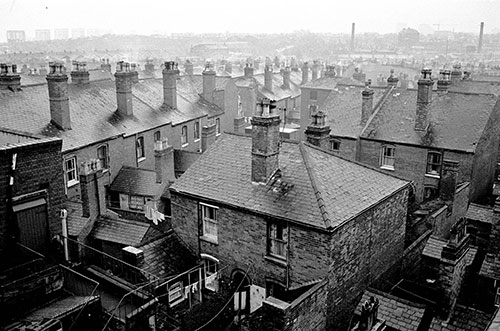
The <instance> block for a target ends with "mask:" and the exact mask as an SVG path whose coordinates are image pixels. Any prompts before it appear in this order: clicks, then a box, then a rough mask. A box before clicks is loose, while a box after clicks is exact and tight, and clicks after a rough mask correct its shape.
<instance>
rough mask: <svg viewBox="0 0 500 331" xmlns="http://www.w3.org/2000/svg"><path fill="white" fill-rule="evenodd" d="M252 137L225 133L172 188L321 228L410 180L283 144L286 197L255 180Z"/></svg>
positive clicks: (304, 147)
mask: <svg viewBox="0 0 500 331" xmlns="http://www.w3.org/2000/svg"><path fill="white" fill-rule="evenodd" d="M251 142H252V140H251V138H250V137H243V136H235V135H229V134H227V135H225V136H222V137H221V138H219V139H218V140H217V141H216V143H215V144H214V145H213V146H212V147H211V148H210V149H209V150H207V151H206V152H205V153H204V154H203V155H202V156H201V157H200V158H199V159H198V160H197V161H196V162H195V163H194V164H193V165H192V166H191V167H190V168H189V169H188V170H187V171H186V172H185V173H184V174H183V175H182V176H181V177H180V178H179V179H178V180H177V181H176V182H175V183H174V184H173V185H172V186H171V193H173V192H179V193H184V194H189V195H193V196H197V197H203V198H206V199H210V200H212V201H216V202H220V203H224V204H228V205H232V206H238V207H240V208H245V209H248V210H252V211H254V212H257V213H260V214H268V215H272V216H275V217H278V218H286V219H289V220H291V221H294V222H297V223H302V224H306V225H309V226H312V227H318V228H323V229H324V228H330V227H337V226H339V225H340V224H342V223H344V222H346V221H348V220H350V219H351V218H353V217H356V216H357V215H359V214H360V213H362V212H363V211H364V210H365V209H367V208H369V207H371V206H373V205H375V204H377V203H378V202H380V201H381V200H382V199H384V198H386V197H388V196H390V195H391V194H393V193H395V192H396V191H398V190H400V189H402V188H403V187H405V186H406V185H408V182H406V181H403V180H400V179H397V178H394V177H392V176H388V175H385V174H383V173H381V172H378V171H375V170H373V169H372V168H369V167H366V166H363V165H360V164H357V163H354V162H351V161H347V160H344V159H341V158H338V157H336V156H334V155H332V154H329V153H328V152H325V151H322V150H319V149H317V148H315V147H312V146H310V145H308V144H304V143H294V142H283V144H282V146H281V151H280V154H279V162H280V169H281V173H282V179H281V180H282V182H284V183H289V184H292V185H294V186H293V188H291V189H290V190H289V191H287V192H286V193H282V192H281V191H280V190H274V189H273V187H270V186H268V185H255V184H253V183H252V181H251Z"/></svg>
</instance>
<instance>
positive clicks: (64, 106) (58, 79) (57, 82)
mask: <svg viewBox="0 0 500 331" xmlns="http://www.w3.org/2000/svg"><path fill="white" fill-rule="evenodd" d="M49 68H50V72H49V73H48V74H47V85H48V88H49V102H50V120H51V122H52V123H53V124H54V125H56V126H57V127H58V128H60V129H63V130H69V129H71V118H70V112H69V96H68V76H67V75H66V70H65V68H64V65H63V64H62V63H58V62H50V63H49Z"/></svg>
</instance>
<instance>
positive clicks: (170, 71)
mask: <svg viewBox="0 0 500 331" xmlns="http://www.w3.org/2000/svg"><path fill="white" fill-rule="evenodd" d="M164 65H165V67H164V68H163V71H162V74H163V106H165V107H167V108H171V109H177V75H178V74H179V69H178V64H177V63H176V62H174V61H168V62H165V64H164Z"/></svg>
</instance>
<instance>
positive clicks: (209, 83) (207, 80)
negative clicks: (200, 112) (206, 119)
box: [202, 62, 216, 103]
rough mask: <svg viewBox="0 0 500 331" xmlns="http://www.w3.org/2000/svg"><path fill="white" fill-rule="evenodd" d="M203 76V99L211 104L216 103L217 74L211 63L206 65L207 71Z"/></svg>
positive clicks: (204, 71)
mask: <svg viewBox="0 0 500 331" xmlns="http://www.w3.org/2000/svg"><path fill="white" fill-rule="evenodd" d="M202 76H203V98H204V99H205V100H207V101H208V102H210V103H213V102H214V93H215V76H216V73H215V71H214V70H213V66H212V64H211V63H210V62H207V63H206V64H205V70H203V73H202Z"/></svg>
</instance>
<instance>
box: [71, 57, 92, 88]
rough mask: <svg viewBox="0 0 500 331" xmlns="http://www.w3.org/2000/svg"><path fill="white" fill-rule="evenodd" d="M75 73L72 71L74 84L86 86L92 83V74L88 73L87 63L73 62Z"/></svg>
mask: <svg viewBox="0 0 500 331" xmlns="http://www.w3.org/2000/svg"><path fill="white" fill-rule="evenodd" d="M72 64H73V71H71V82H72V83H73V84H78V85H84V84H88V83H89V82H90V80H89V77H90V74H89V72H88V71H87V63H85V62H78V61H73V62H72Z"/></svg>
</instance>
